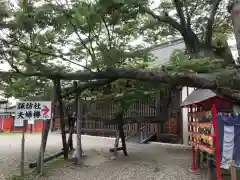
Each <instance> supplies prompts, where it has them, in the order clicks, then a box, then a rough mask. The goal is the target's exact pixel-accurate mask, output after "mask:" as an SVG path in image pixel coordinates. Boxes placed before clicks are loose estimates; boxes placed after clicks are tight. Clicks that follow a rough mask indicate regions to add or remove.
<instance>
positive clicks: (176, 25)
mask: <svg viewBox="0 0 240 180" xmlns="http://www.w3.org/2000/svg"><path fill="white" fill-rule="evenodd" d="M139 9H140V11H142V12H144V13H146V14H149V15H151V16H152V17H153V18H154V19H156V20H158V21H160V22H163V23H166V24H169V25H170V26H172V27H174V28H175V29H177V30H179V31H181V26H180V24H179V23H178V22H177V21H176V20H174V19H173V18H171V17H169V16H168V15H164V16H161V15H157V14H155V13H154V12H153V11H152V10H151V9H149V8H148V7H145V6H139Z"/></svg>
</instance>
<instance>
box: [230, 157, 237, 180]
mask: <svg viewBox="0 0 240 180" xmlns="http://www.w3.org/2000/svg"><path fill="white" fill-rule="evenodd" d="M231 180H237V173H236V163H235V161H234V160H233V161H232V164H231Z"/></svg>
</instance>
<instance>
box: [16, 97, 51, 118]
mask: <svg viewBox="0 0 240 180" xmlns="http://www.w3.org/2000/svg"><path fill="white" fill-rule="evenodd" d="M50 118H51V102H50V101H35V102H34V101H33V102H31V101H21V102H18V103H17V106H16V119H19V120H20V119H22V120H36V119H45V120H46V119H50Z"/></svg>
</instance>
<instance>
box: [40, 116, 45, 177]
mask: <svg viewBox="0 0 240 180" xmlns="http://www.w3.org/2000/svg"><path fill="white" fill-rule="evenodd" d="M45 129H46V122H44V120H43V129H42V143H41V150H40V164H39V165H40V175H43V166H44V151H45V148H44V132H45Z"/></svg>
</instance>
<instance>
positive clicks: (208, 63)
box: [166, 50, 225, 73]
mask: <svg viewBox="0 0 240 180" xmlns="http://www.w3.org/2000/svg"><path fill="white" fill-rule="evenodd" d="M224 68H225V66H224V65H223V63H222V60H219V59H214V58H202V59H193V58H190V56H189V55H187V54H186V53H185V52H184V51H181V50H176V51H174V52H173V54H172V56H171V59H170V64H169V66H167V67H166V69H167V70H168V71H173V72H196V73H214V72H220V71H222V70H223V69H224Z"/></svg>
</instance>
